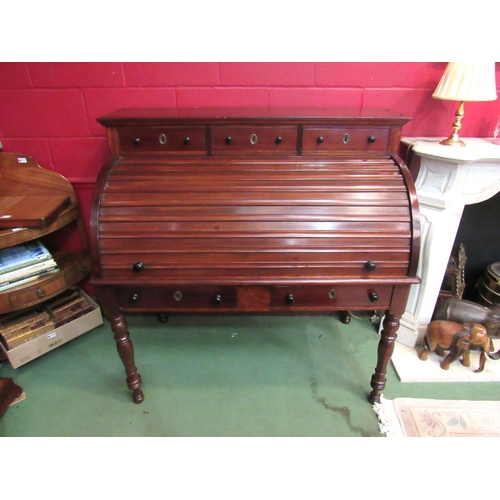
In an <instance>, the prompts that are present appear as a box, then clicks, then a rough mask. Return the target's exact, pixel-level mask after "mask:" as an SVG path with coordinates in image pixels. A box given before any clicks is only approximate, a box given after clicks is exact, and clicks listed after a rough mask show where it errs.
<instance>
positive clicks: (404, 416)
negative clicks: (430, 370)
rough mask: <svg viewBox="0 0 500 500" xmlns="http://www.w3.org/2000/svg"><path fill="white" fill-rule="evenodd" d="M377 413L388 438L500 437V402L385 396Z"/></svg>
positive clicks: (383, 431)
mask: <svg viewBox="0 0 500 500" xmlns="http://www.w3.org/2000/svg"><path fill="white" fill-rule="evenodd" d="M373 410H374V411H375V413H376V414H377V417H378V420H379V428H380V432H381V433H382V434H385V435H386V436H387V437H499V436H500V401H444V400H437V399H412V398H396V399H393V400H388V399H384V398H383V397H382V399H381V403H375V404H374V405H373Z"/></svg>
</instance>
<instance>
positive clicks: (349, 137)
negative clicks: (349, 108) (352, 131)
mask: <svg viewBox="0 0 500 500" xmlns="http://www.w3.org/2000/svg"><path fill="white" fill-rule="evenodd" d="M350 140H351V136H350V135H349V134H344V137H342V142H343V143H344V144H347V143H348V142H349V141H350Z"/></svg>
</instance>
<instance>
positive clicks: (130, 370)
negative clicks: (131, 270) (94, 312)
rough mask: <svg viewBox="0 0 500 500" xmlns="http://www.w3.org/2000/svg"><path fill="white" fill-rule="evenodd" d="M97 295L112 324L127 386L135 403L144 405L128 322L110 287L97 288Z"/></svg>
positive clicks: (105, 314)
mask: <svg viewBox="0 0 500 500" xmlns="http://www.w3.org/2000/svg"><path fill="white" fill-rule="evenodd" d="M96 294H97V298H98V301H99V303H100V304H101V307H102V309H103V314H104V316H105V317H106V319H107V320H108V321H109V322H110V323H111V329H112V330H113V333H114V338H115V341H116V348H117V350H118V355H119V356H120V359H121V360H122V363H123V366H124V367H125V373H126V374H127V386H128V388H129V389H130V390H131V391H132V399H133V400H134V402H135V403H142V402H143V401H144V393H143V392H142V390H141V386H142V380H141V376H140V375H139V374H138V373H137V368H136V366H135V361H134V346H133V344H132V341H131V340H130V334H129V332H128V325H127V321H126V320H125V317H124V316H123V313H122V312H121V311H120V309H119V307H118V302H117V300H116V295H115V292H114V290H113V289H112V288H110V287H99V288H96Z"/></svg>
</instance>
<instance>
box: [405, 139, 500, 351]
mask: <svg viewBox="0 0 500 500" xmlns="http://www.w3.org/2000/svg"><path fill="white" fill-rule="evenodd" d="M441 139H442V137H440V138H433V137H406V138H403V139H402V141H401V142H402V148H403V150H404V148H405V147H406V148H408V153H409V154H408V163H409V167H410V170H411V172H412V175H413V176H414V179H415V187H416V189H417V196H418V201H419V205H420V214H421V232H422V235H421V258H420V263H419V270H418V275H419V276H420V277H421V279H422V283H421V284H419V285H412V290H411V292H410V298H409V300H408V306H407V310H406V312H405V314H404V315H403V318H402V320H401V327H400V329H399V332H398V341H399V342H400V343H402V344H404V345H407V346H408V347H414V346H415V345H417V344H421V343H422V341H423V336H424V334H425V331H426V329H427V325H428V324H429V322H430V321H431V318H432V314H433V312H434V307H435V305H436V301H437V298H438V295H439V291H440V289H441V284H442V280H443V277H444V274H445V272H446V266H447V265H448V260H449V257H450V254H451V252H452V249H453V244H454V242H455V237H456V234H457V231H458V227H459V224H460V220H461V218H462V213H463V210H464V207H465V205H471V204H475V203H480V202H482V201H485V200H487V199H489V198H491V197H493V196H494V195H495V194H496V193H498V192H499V191H500V140H498V139H496V140H494V139H492V138H461V139H462V140H463V141H464V142H465V144H466V146H465V147H451V146H444V145H442V144H439V141H440V140H441Z"/></svg>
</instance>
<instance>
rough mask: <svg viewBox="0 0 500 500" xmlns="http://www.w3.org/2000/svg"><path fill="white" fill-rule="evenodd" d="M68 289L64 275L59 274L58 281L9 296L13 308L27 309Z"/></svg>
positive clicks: (46, 282)
mask: <svg viewBox="0 0 500 500" xmlns="http://www.w3.org/2000/svg"><path fill="white" fill-rule="evenodd" d="M65 289H66V280H65V278H64V274H60V273H59V274H58V275H57V278H56V279H52V280H50V281H44V282H42V283H40V285H38V286H33V287H30V288H29V289H28V290H24V291H22V292H13V293H11V294H10V295H9V300H10V303H11V305H12V307H14V308H17V307H26V306H29V305H31V304H36V303H38V302H40V301H41V300H42V299H45V298H49V297H51V296H52V295H55V294H57V293H59V292H61V291H63V290H65Z"/></svg>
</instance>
